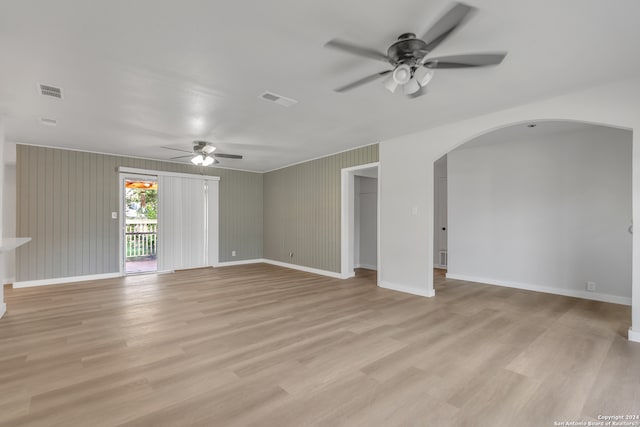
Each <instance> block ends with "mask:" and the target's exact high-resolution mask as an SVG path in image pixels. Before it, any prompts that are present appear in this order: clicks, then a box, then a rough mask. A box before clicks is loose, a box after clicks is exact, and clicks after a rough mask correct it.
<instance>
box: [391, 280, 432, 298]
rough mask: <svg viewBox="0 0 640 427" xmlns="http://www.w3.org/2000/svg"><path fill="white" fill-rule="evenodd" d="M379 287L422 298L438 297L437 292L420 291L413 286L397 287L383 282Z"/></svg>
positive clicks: (429, 290)
mask: <svg viewBox="0 0 640 427" xmlns="http://www.w3.org/2000/svg"><path fill="white" fill-rule="evenodd" d="M378 286H380V287H381V288H385V289H390V290H392V291H398V292H404V293H405V294H413V295H419V296H421V297H427V298H431V297H434V296H436V291H434V290H433V289H419V288H414V287H411V286H403V285H396V284H395V283H389V282H383V281H380V284H379V285H378Z"/></svg>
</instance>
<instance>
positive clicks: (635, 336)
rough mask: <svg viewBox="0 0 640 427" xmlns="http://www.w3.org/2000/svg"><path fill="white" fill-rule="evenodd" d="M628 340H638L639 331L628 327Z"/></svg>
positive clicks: (639, 340) (639, 339)
mask: <svg viewBox="0 0 640 427" xmlns="http://www.w3.org/2000/svg"><path fill="white" fill-rule="evenodd" d="M629 341H635V342H640V332H638V331H634V330H633V329H631V328H629Z"/></svg>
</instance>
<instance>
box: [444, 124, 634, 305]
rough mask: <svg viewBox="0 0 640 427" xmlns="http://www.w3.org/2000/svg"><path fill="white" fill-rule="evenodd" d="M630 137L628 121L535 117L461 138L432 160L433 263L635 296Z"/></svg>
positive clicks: (476, 277) (626, 300)
mask: <svg viewBox="0 0 640 427" xmlns="http://www.w3.org/2000/svg"><path fill="white" fill-rule="evenodd" d="M632 142H633V141H632V133H631V132H630V131H629V130H623V129H617V128H611V127H608V126H601V125H593V124H586V123H582V122H576V121H537V122H527V123H519V124H515V125H511V126H505V127H502V128H500V129H497V130H494V131H491V132H488V133H485V134H483V135H481V136H479V137H476V138H474V139H472V140H471V141H468V142H466V143H465V144H462V145H460V146H458V147H456V148H455V149H454V150H452V151H450V152H449V153H448V155H447V156H446V157H445V158H440V159H439V160H437V161H436V162H435V167H434V173H435V175H434V197H433V201H434V229H433V236H434V265H436V266H439V267H442V262H443V259H445V260H446V259H447V258H448V259H449V260H450V261H449V263H448V265H447V268H448V272H447V277H448V278H453V279H458V280H465V281H470V282H480V283H486V284H492V285H500V286H507V287H514V288H520V289H527V290H534V291H539V292H546V293H554V294H559V295H567V296H575V297H580V298H585V299H593V300H598V301H606V302H614V303H620V304H626V305H631V281H632V278H631V270H632V268H631V263H632V257H631V252H632V238H631V235H630V234H629V231H628V229H629V225H630V222H631V217H632V203H631V202H632V189H631V188H632V162H631V157H632ZM443 159H446V160H445V161H443ZM443 163H444V168H443V166H442V165H443ZM443 170H444V171H445V172H446V173H445V175H444V176H443V172H442V171H443ZM443 179H444V180H446V181H447V182H448V186H447V187H443V186H442V185H439V184H440V182H441V181H443ZM443 188H444V189H445V190H444V191H447V193H446V194H444V196H443V194H442V192H443ZM446 200H448V201H449V202H448V203H447V206H444V207H443V206H442V204H443V201H446ZM447 211H448V221H446V222H443V219H442V215H443V214H442V212H447ZM446 223H448V227H445V226H443V224H446ZM447 228H448V229H447ZM445 229H446V230H445ZM443 236H445V238H444V239H443V238H442V237H443ZM443 243H444V244H445V245H446V244H447V243H448V246H443ZM443 253H446V254H447V255H448V256H445V257H443Z"/></svg>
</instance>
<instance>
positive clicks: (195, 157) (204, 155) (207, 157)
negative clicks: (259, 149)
mask: <svg viewBox="0 0 640 427" xmlns="http://www.w3.org/2000/svg"><path fill="white" fill-rule="evenodd" d="M162 148H166V149H167V150H174V151H182V152H183V153H189V154H188V155H186V156H178V157H172V158H171V160H176V159H184V158H187V157H191V163H193V164H194V165H196V166H209V165H214V164H216V163H220V161H219V160H218V159H216V158H215V157H219V158H221V159H242V156H241V155H239V154H223V153H214V151H216V147H214V146H213V145H211V144H209V143H208V142H206V141H193V150H192V151H187V150H182V149H180V148H171V147H162Z"/></svg>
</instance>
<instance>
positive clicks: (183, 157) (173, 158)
mask: <svg viewBox="0 0 640 427" xmlns="http://www.w3.org/2000/svg"><path fill="white" fill-rule="evenodd" d="M187 157H193V154H189V155H188V156H178V157H171V160H176V159H186V158H187Z"/></svg>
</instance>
